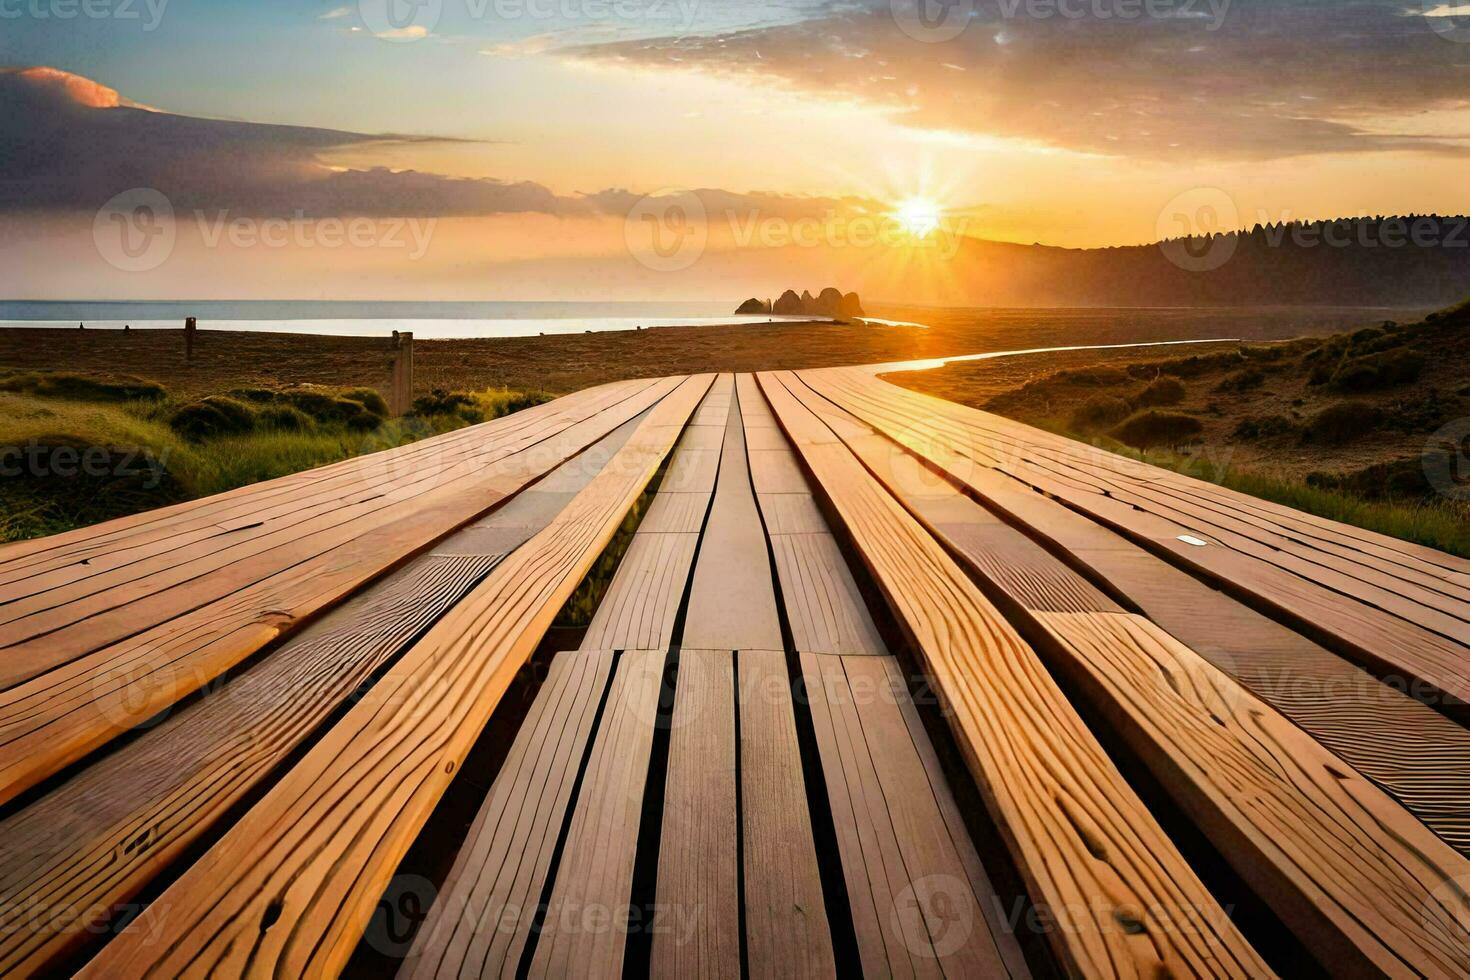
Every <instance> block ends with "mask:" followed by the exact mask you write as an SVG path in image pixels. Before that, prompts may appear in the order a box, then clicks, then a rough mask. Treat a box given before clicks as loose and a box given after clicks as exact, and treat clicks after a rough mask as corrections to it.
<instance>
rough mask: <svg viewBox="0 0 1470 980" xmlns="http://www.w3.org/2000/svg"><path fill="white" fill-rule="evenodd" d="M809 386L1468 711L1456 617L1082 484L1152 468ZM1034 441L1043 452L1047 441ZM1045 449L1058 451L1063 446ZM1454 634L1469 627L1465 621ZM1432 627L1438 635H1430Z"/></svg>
mask: <svg viewBox="0 0 1470 980" xmlns="http://www.w3.org/2000/svg"><path fill="white" fill-rule="evenodd" d="M803 379H804V380H805V381H806V382H807V383H808V384H810V385H811V386H812V387H813V389H814V390H816V391H817V392H819V393H821V394H823V395H824V396H828V397H831V398H832V399H834V400H835V401H837V402H838V403H840V404H841V405H842V407H843V408H845V409H847V410H849V411H851V412H852V414H853V415H855V416H856V417H857V418H859V419H861V420H862V421H863V422H865V423H867V424H869V425H872V426H873V427H874V428H877V429H878V430H880V431H882V432H884V433H885V434H886V435H888V436H890V437H892V438H893V439H895V440H896V441H897V442H899V443H900V444H901V445H904V446H906V447H907V448H909V449H911V450H913V451H914V452H916V453H917V454H919V455H920V456H922V457H924V458H926V459H929V460H930V461H932V462H933V463H935V464H936V465H938V466H940V467H941V468H943V469H945V470H947V471H949V472H950V473H952V474H953V475H954V476H955V478H956V479H959V480H961V481H966V480H967V479H968V478H969V477H970V475H971V474H973V473H974V472H976V471H977V470H979V469H983V468H987V467H993V468H995V469H998V470H1000V471H1002V472H1005V473H1008V474H1010V475H1011V476H1013V477H1015V478H1016V479H1018V480H1021V481H1022V482H1024V483H1026V484H1027V485H1028V486H1031V487H1034V488H1035V489H1037V490H1040V491H1042V492H1045V493H1048V494H1051V495H1053V496H1055V497H1057V498H1058V499H1060V500H1062V501H1064V502H1065V503H1067V504H1068V505H1069V506H1072V507H1074V508H1076V509H1077V510H1079V511H1081V512H1083V513H1085V514H1087V515H1088V516H1089V517H1090V518H1091V519H1093V520H1095V521H1097V522H1099V523H1101V524H1102V525H1104V526H1105V527H1107V528H1109V529H1111V530H1113V531H1116V532H1118V533H1119V534H1121V535H1123V536H1124V537H1126V538H1127V539H1128V540H1129V541H1131V542H1132V543H1134V544H1135V545H1139V546H1142V547H1145V548H1147V549H1148V550H1150V551H1151V552H1152V553H1154V554H1156V555H1158V556H1159V557H1162V558H1164V559H1166V560H1168V561H1171V562H1173V563H1175V564H1176V565H1178V566H1179V567H1181V568H1184V569H1186V570H1188V571H1190V572H1191V573H1192V574H1195V575H1201V576H1205V577H1206V578H1208V579H1209V580H1210V581H1211V582H1213V583H1214V584H1216V585H1217V586H1219V587H1221V588H1223V589H1225V590H1226V591H1228V592H1230V593H1231V594H1232V595H1234V596H1237V597H1238V598H1241V599H1244V600H1246V601H1249V602H1251V603H1252V604H1253V605H1255V606H1257V607H1258V608H1260V609H1262V610H1263V611H1266V612H1267V613H1268V614H1270V615H1272V616H1275V617H1278V618H1283V619H1284V620H1285V621H1287V622H1288V623H1290V624H1292V625H1296V626H1299V627H1303V628H1307V629H1310V630H1311V631H1312V632H1313V635H1314V636H1317V637H1320V638H1322V639H1323V640H1324V642H1325V641H1330V642H1331V644H1332V645H1333V647H1334V648H1335V649H1337V650H1339V651H1340V652H1342V653H1344V654H1348V655H1351V656H1353V657H1354V658H1355V659H1356V660H1358V661H1359V662H1361V663H1363V664H1365V665H1367V666H1368V667H1370V668H1371V669H1373V670H1375V671H1378V672H1381V673H1386V674H1391V675H1397V676H1400V677H1403V678H1406V679H1409V680H1412V681H1417V682H1419V683H1421V684H1424V685H1427V686H1429V687H1431V688H1433V689H1435V690H1437V691H1440V692H1443V693H1444V694H1446V695H1448V696H1449V697H1450V698H1453V699H1457V700H1458V701H1459V702H1461V703H1464V702H1466V701H1467V699H1470V658H1467V657H1466V653H1467V652H1470V648H1467V647H1466V645H1465V644H1464V643H1462V642H1459V641H1458V640H1456V639H1454V638H1452V637H1451V636H1450V635H1448V634H1449V633H1454V632H1456V631H1457V630H1458V627H1452V626H1451V625H1446V622H1445V618H1444V617H1445V614H1444V613H1442V612H1440V611H1439V610H1436V609H1432V608H1430V607H1427V606H1423V605H1422V604H1412V605H1416V606H1417V613H1416V614H1415V615H1411V616H1407V617H1406V616H1405V615H1402V613H1403V612H1404V610H1405V608H1406V606H1405V603H1409V600H1408V599H1404V598H1403V597H1402V596H1399V597H1397V598H1396V600H1395V602H1394V603H1392V605H1393V607H1394V608H1393V609H1387V608H1383V607H1382V606H1381V605H1375V604H1373V603H1372V602H1370V601H1367V598H1365V597H1372V596H1374V595H1377V596H1380V597H1381V596H1382V595H1383V591H1382V590H1378V591H1377V592H1374V589H1373V587H1370V586H1368V585H1367V584H1363V583H1359V584H1357V585H1354V586H1351V587H1348V588H1346V590H1345V591H1344V590H1342V589H1340V588H1337V587H1334V586H1333V585H1331V584H1329V583H1330V582H1337V581H1340V579H1341V575H1340V574H1339V573H1333V574H1334V575H1337V577H1336V578H1333V577H1332V576H1330V575H1328V574H1326V573H1322V574H1318V573H1314V572H1312V571H1310V570H1309V569H1307V568H1306V567H1305V566H1304V565H1302V564H1301V562H1300V561H1293V563H1292V564H1291V567H1286V566H1285V565H1278V564H1275V563H1273V562H1271V561H1264V560H1261V559H1260V558H1259V557H1257V556H1256V555H1254V554H1251V553H1247V552H1244V551H1240V550H1235V549H1234V548H1231V547H1227V546H1226V544H1225V542H1223V541H1221V540H1219V539H1218V538H1214V539H1212V540H1213V541H1214V543H1213V544H1211V545H1208V546H1206V547H1194V546H1191V545H1189V544H1186V543H1184V542H1183V541H1181V540H1179V536H1180V535H1184V534H1189V533H1191V532H1192V531H1193V530H1195V529H1194V527H1193V522H1187V523H1182V524H1181V523H1179V522H1178V521H1176V520H1174V519H1172V518H1171V517H1169V516H1167V514H1165V513H1162V512H1160V513H1155V512H1151V511H1149V510H1145V509H1141V505H1140V504H1139V503H1138V501H1137V499H1134V500H1130V501H1124V500H1120V499H1116V497H1115V496H1114V494H1113V493H1112V492H1111V491H1109V492H1108V493H1104V492H1103V491H1104V490H1105V489H1106V488H1099V487H1097V486H1095V485H1094V486H1087V485H1085V484H1084V483H1081V482H1079V476H1078V474H1085V473H1086V472H1087V471H1088V467H1089V465H1091V466H1093V467H1100V466H1102V465H1104V464H1106V466H1107V468H1108V472H1109V473H1110V474H1112V475H1114V476H1116V475H1117V474H1118V473H1119V472H1128V473H1138V472H1143V473H1149V472H1152V471H1154V468H1153V467H1147V466H1145V465H1144V464H1139V463H1133V462H1131V461H1128V463H1127V465H1126V466H1124V465H1123V464H1119V463H1114V462H1112V461H1108V460H1105V459H1104V457H1107V456H1109V455H1110V454H1107V453H1100V452H1096V451H1094V452H1093V453H1092V454H1091V456H1084V457H1074V458H1072V459H1071V460H1070V461H1069V463H1068V465H1067V467H1066V470H1067V472H1065V473H1059V472H1058V471H1057V469H1056V468H1054V466H1052V467H1049V466H1047V465H1045V464H1042V463H1038V462H1036V461H1034V460H1033V459H1031V458H1030V455H1031V454H1029V453H1028V450H1027V449H1026V447H1025V444H1024V442H1023V441H1022V440H1021V439H1020V438H1019V437H1018V436H1016V435H1014V433H1023V434H1025V435H1026V436H1027V437H1030V434H1031V433H1035V432H1036V431H1037V430H1033V429H1030V428H1029V427H1026V426H1019V425H1018V424H1017V423H1011V422H1007V421H1005V420H1000V421H999V422H996V421H994V420H995V418H996V417H995V416H990V415H988V414H987V413H984V412H977V411H975V410H973V409H965V408H963V406H955V405H947V403H943V402H940V401H938V400H937V399H931V398H926V397H923V396H918V395H914V394H912V393H908V392H904V391H902V390H901V389H897V388H895V387H893V386H892V385H888V384H884V383H882V382H878V381H875V380H873V379H871V378H867V379H864V380H862V381H857V380H854V376H853V375H852V374H851V373H841V372H838V373H834V372H807V373H805V374H803ZM946 405H947V407H945V406H946ZM1002 429H1003V430H1004V431H999V430H1002ZM1006 433H1012V435H1007V434H1006ZM1035 438H1036V439H1038V440H1042V439H1043V436H1042V435H1036V436H1035ZM1046 439H1048V440H1050V442H1049V444H1051V445H1056V444H1057V443H1056V437H1046ZM1276 554H1284V552H1277V553H1276ZM1343 561H1344V560H1343V559H1340V558H1337V559H1334V562H1336V563H1342V562H1343ZM1354 581H1357V580H1354ZM1395 610H1397V611H1395ZM1454 622H1456V623H1458V622H1461V620H1460V619H1459V618H1458V617H1456V618H1455V619H1454ZM1421 623H1431V624H1437V625H1435V626H1434V628H1426V626H1424V625H1421ZM1437 630H1441V631H1437Z"/></svg>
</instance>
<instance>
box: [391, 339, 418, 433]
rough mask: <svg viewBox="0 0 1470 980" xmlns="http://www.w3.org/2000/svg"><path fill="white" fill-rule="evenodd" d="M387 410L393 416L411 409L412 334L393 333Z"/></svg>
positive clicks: (404, 413)
mask: <svg viewBox="0 0 1470 980" xmlns="http://www.w3.org/2000/svg"><path fill="white" fill-rule="evenodd" d="M388 408H389V411H391V412H392V413H393V414H394V415H395V416H398V415H407V414H408V411H409V409H411V408H413V334H412V333H399V332H398V331H397V330H395V331H393V387H392V390H391V391H390V393H389V395H388Z"/></svg>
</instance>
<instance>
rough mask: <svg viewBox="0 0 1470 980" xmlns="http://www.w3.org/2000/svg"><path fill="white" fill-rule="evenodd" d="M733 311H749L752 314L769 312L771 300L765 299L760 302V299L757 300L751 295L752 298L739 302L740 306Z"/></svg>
mask: <svg viewBox="0 0 1470 980" xmlns="http://www.w3.org/2000/svg"><path fill="white" fill-rule="evenodd" d="M735 312H736V313H751V314H754V313H769V312H771V301H770V300H765V301H764V302H762V301H761V300H758V299H755V298H754V297H752V298H750V299H748V300H746V301H745V302H744V303H741V304H740V307H739V308H738V309H737V310H736V311H735Z"/></svg>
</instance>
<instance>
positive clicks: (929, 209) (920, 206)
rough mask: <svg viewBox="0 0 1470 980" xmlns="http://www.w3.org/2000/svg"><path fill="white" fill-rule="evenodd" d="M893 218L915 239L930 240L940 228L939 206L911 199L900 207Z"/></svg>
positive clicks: (931, 202)
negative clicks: (930, 236)
mask: <svg viewBox="0 0 1470 980" xmlns="http://www.w3.org/2000/svg"><path fill="white" fill-rule="evenodd" d="M893 218H894V220H895V221H897V222H898V225H899V227H900V228H902V229H903V230H904V231H906V232H908V233H909V234H910V235H913V236H914V237H915V238H928V237H929V235H931V234H932V233H933V232H934V231H935V230H936V229H937V228H938V227H939V205H937V204H935V203H934V202H933V201H926V200H924V199H923V198H919V197H911V198H909V199H908V200H906V201H903V202H901V203H900V204H899V205H898V208H897V209H896V210H895V211H894V212H893Z"/></svg>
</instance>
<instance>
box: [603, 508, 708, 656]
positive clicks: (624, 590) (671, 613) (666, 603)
mask: <svg viewBox="0 0 1470 980" xmlns="http://www.w3.org/2000/svg"><path fill="white" fill-rule="evenodd" d="M698 546H699V533H698V532H697V531H695V532H688V533H673V532H660V533H649V532H640V533H637V534H634V535H633V541H632V543H631V544H629V545H628V550H627V552H626V553H624V555H623V559H622V561H620V562H619V563H618V570H617V572H616V573H615V574H614V575H613V580H612V583H611V584H610V585H609V586H608V588H607V593H606V594H605V595H604V596H603V597H602V602H601V603H600V604H599V605H598V607H597V612H596V614H594V615H593V617H592V623H591V625H590V626H588V627H587V634H586V636H585V637H584V638H583V640H582V649H584V650H666V649H668V648H669V646H671V645H672V644H673V642H674V619H675V617H676V616H677V615H678V613H679V603H680V602H681V601H682V600H683V598H684V588H685V586H686V584H687V583H688V581H689V570H690V567H691V566H692V565H693V564H694V551H695V549H696V548H697V547H698Z"/></svg>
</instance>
